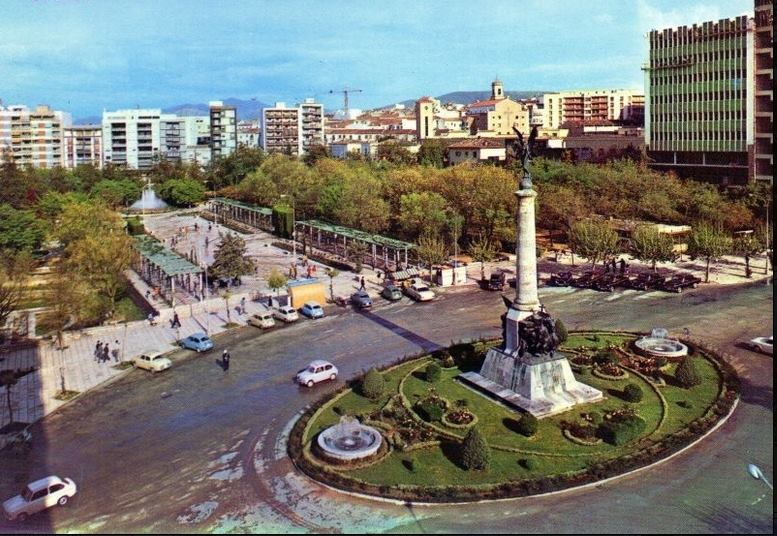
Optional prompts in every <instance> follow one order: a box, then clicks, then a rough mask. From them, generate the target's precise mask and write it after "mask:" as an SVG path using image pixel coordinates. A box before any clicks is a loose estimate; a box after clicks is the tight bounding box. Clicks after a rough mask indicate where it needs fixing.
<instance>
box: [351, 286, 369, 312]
mask: <svg viewBox="0 0 777 536" xmlns="http://www.w3.org/2000/svg"><path fill="white" fill-rule="evenodd" d="M351 303H352V304H353V305H354V307H358V308H359V309H367V308H369V307H372V299H371V298H370V295H369V294H367V291H365V290H360V291H358V292H354V293H353V294H351Z"/></svg>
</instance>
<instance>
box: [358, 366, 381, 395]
mask: <svg viewBox="0 0 777 536" xmlns="http://www.w3.org/2000/svg"><path fill="white" fill-rule="evenodd" d="M385 390H386V380H385V379H384V378H383V375H382V374H381V373H380V372H378V369H376V368H375V367H373V368H371V369H370V370H369V371H367V374H365V375H364V378H362V382H361V393H362V394H363V395H364V396H365V397H367V398H369V399H370V400H376V399H378V398H380V397H381V396H383V393H384V391H385Z"/></svg>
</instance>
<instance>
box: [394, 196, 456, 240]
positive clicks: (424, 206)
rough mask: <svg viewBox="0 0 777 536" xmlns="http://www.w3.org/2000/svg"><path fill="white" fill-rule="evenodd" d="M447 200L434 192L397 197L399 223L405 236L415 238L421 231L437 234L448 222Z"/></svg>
mask: <svg viewBox="0 0 777 536" xmlns="http://www.w3.org/2000/svg"><path fill="white" fill-rule="evenodd" d="M447 211H448V202H447V201H446V200H445V198H444V197H443V196H441V195H440V194H438V193H435V192H421V193H416V192H412V193H408V194H404V195H402V196H401V197H400V199H399V218H398V219H397V223H398V224H399V226H400V228H401V229H402V231H403V232H404V233H405V236H407V237H410V238H411V239H412V238H417V237H418V236H419V235H421V234H422V233H423V232H428V233H431V234H439V233H440V232H442V230H443V228H444V227H445V225H446V223H447V222H448V213H447Z"/></svg>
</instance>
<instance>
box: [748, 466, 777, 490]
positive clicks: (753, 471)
mask: <svg viewBox="0 0 777 536" xmlns="http://www.w3.org/2000/svg"><path fill="white" fill-rule="evenodd" d="M747 472H748V473H750V476H752V477H753V478H755V479H756V480H763V482H764V484H766V485H767V486H769V489H770V490H774V488H773V487H772V485H771V483H769V481H768V480H766V476H764V474H763V471H761V468H760V467H758V466H757V465H755V464H754V463H748V464H747Z"/></svg>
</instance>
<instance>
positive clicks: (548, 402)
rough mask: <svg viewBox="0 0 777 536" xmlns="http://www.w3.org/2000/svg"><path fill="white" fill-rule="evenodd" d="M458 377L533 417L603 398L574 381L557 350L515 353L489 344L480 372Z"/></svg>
mask: <svg viewBox="0 0 777 536" xmlns="http://www.w3.org/2000/svg"><path fill="white" fill-rule="evenodd" d="M459 378H461V379H462V380H464V381H465V382H467V383H469V384H472V385H474V386H476V387H478V388H479V389H480V390H483V391H485V392H486V393H488V394H490V395H492V396H494V397H496V398H498V399H500V400H501V401H503V402H505V403H507V404H509V405H511V406H514V407H517V408H520V409H522V410H524V411H528V412H529V413H531V414H532V415H534V416H535V417H537V418H540V417H547V416H549V415H555V414H557V413H561V412H563V411H566V410H568V409H570V408H571V407H573V406H575V405H577V404H584V403H587V402H597V401H599V400H601V399H602V398H603V395H602V392H601V391H599V390H598V389H594V388H593V387H591V386H589V385H585V384H584V383H580V382H579V381H577V380H576V379H575V376H574V374H572V368H571V367H570V366H569V361H567V359H566V357H564V356H563V355H561V354H558V353H553V354H551V355H545V356H534V355H524V356H522V357H517V356H516V355H514V354H513V353H507V352H505V351H504V350H502V349H501V348H491V349H490V350H489V351H488V354H486V360H485V361H484V362H483V368H481V369H480V374H478V373H477V372H466V373H464V374H461V375H460V376H459Z"/></svg>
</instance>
